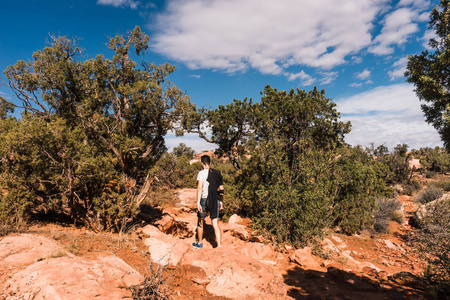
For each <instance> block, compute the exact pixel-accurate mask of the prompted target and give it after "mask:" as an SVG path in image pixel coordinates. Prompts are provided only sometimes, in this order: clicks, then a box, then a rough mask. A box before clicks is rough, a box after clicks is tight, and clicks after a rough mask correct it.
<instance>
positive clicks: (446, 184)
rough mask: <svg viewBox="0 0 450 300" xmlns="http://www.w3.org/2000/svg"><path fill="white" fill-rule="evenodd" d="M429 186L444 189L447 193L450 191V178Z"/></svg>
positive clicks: (434, 182)
mask: <svg viewBox="0 0 450 300" xmlns="http://www.w3.org/2000/svg"><path fill="white" fill-rule="evenodd" d="M428 185H429V186H435V187H437V188H440V189H442V190H443V191H445V192H449V191H450V178H440V179H438V180H437V181H432V182H430V183H429V184H428Z"/></svg>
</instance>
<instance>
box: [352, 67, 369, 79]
mask: <svg viewBox="0 0 450 300" xmlns="http://www.w3.org/2000/svg"><path fill="white" fill-rule="evenodd" d="M370 74H371V72H370V71H369V70H368V69H365V70H364V71H362V72H361V73H355V76H356V78H358V79H361V80H365V79H368V78H370Z"/></svg>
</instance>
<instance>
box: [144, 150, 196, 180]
mask: <svg viewBox="0 0 450 300" xmlns="http://www.w3.org/2000/svg"><path fill="white" fill-rule="evenodd" d="M193 157H194V150H192V149H191V148H189V147H186V145H185V144H180V145H179V146H178V147H175V148H174V149H173V151H172V153H168V152H166V153H164V154H163V156H162V157H161V158H160V159H159V160H158V162H157V163H156V165H155V166H154V167H153V168H152V169H151V170H150V176H152V177H153V178H155V180H154V181H153V189H155V188H167V189H178V188H196V186H197V180H196V178H197V177H196V176H197V173H198V171H199V170H200V169H201V166H200V163H194V164H190V161H191V160H192V159H193Z"/></svg>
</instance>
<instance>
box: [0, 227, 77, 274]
mask: <svg viewBox="0 0 450 300" xmlns="http://www.w3.org/2000/svg"><path fill="white" fill-rule="evenodd" d="M67 255H69V254H67V253H66V251H65V250H64V249H63V248H62V247H60V246H58V245H57V244H56V243H55V242H53V241H52V240H49V239H48V238H46V237H43V236H40V235H35V234H21V235H17V236H7V237H5V238H3V239H2V240H0V268H10V267H20V266H28V265H31V264H33V263H35V262H37V261H39V260H42V259H45V258H50V257H57V256H67Z"/></svg>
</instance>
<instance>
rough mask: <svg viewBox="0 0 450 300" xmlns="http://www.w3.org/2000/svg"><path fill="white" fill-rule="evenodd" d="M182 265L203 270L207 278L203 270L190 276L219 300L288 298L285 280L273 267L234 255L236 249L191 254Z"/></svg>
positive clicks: (201, 250)
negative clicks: (223, 299) (225, 299)
mask: <svg viewBox="0 0 450 300" xmlns="http://www.w3.org/2000/svg"><path fill="white" fill-rule="evenodd" d="M181 265H182V266H187V268H190V269H192V266H194V267H197V268H200V269H203V270H204V274H205V275H203V272H201V271H199V269H196V271H195V272H191V273H190V274H191V276H192V277H193V281H194V282H203V283H207V285H206V289H207V290H208V292H210V293H211V294H214V295H216V296H224V297H227V298H231V299H284V298H285V297H286V288H285V286H284V283H283V279H282V278H281V276H280V275H279V274H278V273H277V272H276V271H275V270H274V269H273V268H272V267H271V266H268V265H266V264H264V263H262V262H260V261H258V260H255V259H253V258H251V257H247V256H245V255H238V254H234V253H233V251H232V249H228V248H226V247H223V248H217V249H212V250H208V249H200V250H197V251H191V252H188V253H186V255H185V257H184V258H183V261H182V262H181ZM197 276H198V277H197ZM208 281H209V282H208Z"/></svg>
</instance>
